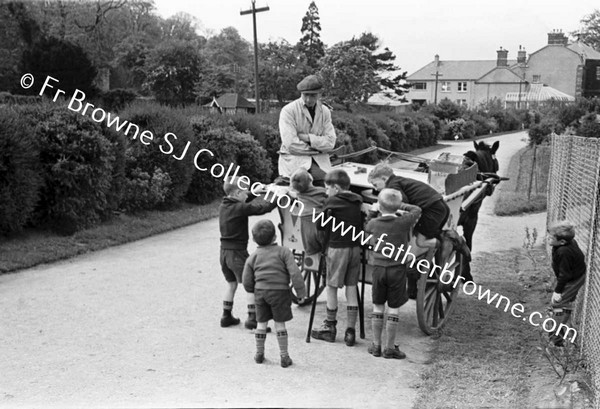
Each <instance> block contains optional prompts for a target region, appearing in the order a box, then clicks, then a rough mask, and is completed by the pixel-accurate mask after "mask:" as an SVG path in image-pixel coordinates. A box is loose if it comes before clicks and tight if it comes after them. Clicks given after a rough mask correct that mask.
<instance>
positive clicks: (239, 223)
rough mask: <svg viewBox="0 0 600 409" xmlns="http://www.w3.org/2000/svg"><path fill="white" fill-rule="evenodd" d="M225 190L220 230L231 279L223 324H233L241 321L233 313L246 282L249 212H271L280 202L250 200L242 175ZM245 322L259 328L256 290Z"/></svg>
mask: <svg viewBox="0 0 600 409" xmlns="http://www.w3.org/2000/svg"><path fill="white" fill-rule="evenodd" d="M223 190H224V191H225V194H226V196H225V197H224V198H223V201H222V202H221V206H219V230H220V232H221V254H220V257H219V261H220V263H221V270H222V271H223V275H224V276H225V281H227V289H226V290H225V297H224V298H223V316H222V317H221V327H229V326H232V325H237V324H239V323H240V320H239V318H235V317H234V316H233V315H231V311H232V309H233V299H234V297H235V292H236V290H237V286H238V283H241V282H242V272H243V270H244V263H245V262H246V259H247V258H248V250H247V248H248V216H254V215H261V214H265V213H268V212H270V211H271V210H273V209H274V208H275V207H277V203H271V202H268V201H266V200H264V199H262V198H256V199H254V200H252V201H251V202H248V203H247V202H246V200H247V199H248V190H246V189H242V188H241V187H240V186H239V178H232V179H230V180H225V182H224V183H223ZM244 325H245V327H246V328H248V329H254V328H256V313H255V308H254V294H248V319H247V320H246V322H245V323H244Z"/></svg>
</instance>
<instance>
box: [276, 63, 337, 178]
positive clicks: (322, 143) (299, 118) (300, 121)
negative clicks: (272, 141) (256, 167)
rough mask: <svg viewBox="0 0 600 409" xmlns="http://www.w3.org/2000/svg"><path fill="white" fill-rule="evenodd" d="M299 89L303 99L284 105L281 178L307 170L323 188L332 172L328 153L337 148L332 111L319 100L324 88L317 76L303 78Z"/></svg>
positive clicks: (281, 116) (282, 114) (280, 157)
mask: <svg viewBox="0 0 600 409" xmlns="http://www.w3.org/2000/svg"><path fill="white" fill-rule="evenodd" d="M297 88H298V91H300V94H301V95H300V98H298V99H297V100H295V101H292V102H290V103H289V104H287V105H286V106H284V107H283V109H282V110H281V114H280V116H279V133H280V135H281V149H280V150H279V175H280V176H282V177H284V178H289V177H290V176H291V175H292V173H294V172H295V171H296V170H298V169H299V168H304V169H306V170H308V172H309V173H310V174H311V175H312V177H313V183H314V184H315V186H323V185H324V180H325V174H326V173H327V172H328V171H329V170H330V169H331V162H330V161H329V154H328V153H329V152H330V151H332V150H333V148H334V146H335V130H334V128H333V124H332V122H331V111H330V110H329V108H328V107H326V106H325V105H323V103H322V102H321V101H320V97H321V89H322V88H323V85H322V83H321V81H320V80H319V78H318V77H317V76H316V75H309V76H307V77H306V78H304V79H303V80H302V81H300V82H299V83H298V85H297Z"/></svg>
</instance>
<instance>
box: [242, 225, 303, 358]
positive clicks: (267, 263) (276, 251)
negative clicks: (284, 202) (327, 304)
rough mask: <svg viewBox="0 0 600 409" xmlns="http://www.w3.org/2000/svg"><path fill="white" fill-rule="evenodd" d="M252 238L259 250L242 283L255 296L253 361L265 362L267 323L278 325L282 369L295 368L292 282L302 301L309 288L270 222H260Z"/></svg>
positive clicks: (249, 261)
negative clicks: (290, 340) (291, 345)
mask: <svg viewBox="0 0 600 409" xmlns="http://www.w3.org/2000/svg"><path fill="white" fill-rule="evenodd" d="M252 237H253V238H254V241H255V242H256V244H258V248H257V249H256V251H255V252H254V253H252V254H251V255H250V257H248V260H247V261H246V264H245V266H244V273H243V278H242V280H243V283H244V288H245V289H246V291H247V292H248V294H254V299H255V304H256V320H257V321H258V324H257V327H256V332H255V334H254V338H255V340H256V355H255V356H254V360H255V361H256V363H257V364H262V363H263V361H264V359H265V341H266V338H267V323H268V322H269V320H270V319H273V321H275V331H276V333H277V343H278V344H279V351H280V355H281V366H282V367H284V368H287V367H288V366H290V365H291V364H292V359H291V358H290V356H289V354H288V333H287V329H286V327H285V323H286V321H289V320H291V319H292V318H293V316H292V308H291V306H292V297H291V293H290V280H291V282H292V285H293V286H294V289H295V290H296V294H297V295H298V297H300V298H304V296H305V295H306V287H305V285H304V280H303V279H302V275H301V273H300V269H299V268H298V265H297V264H296V261H295V260H294V255H293V254H292V252H291V250H290V249H288V248H286V247H282V246H278V245H277V244H276V243H275V239H276V236H275V225H273V222H271V221H270V220H260V221H259V222H257V223H256V224H255V225H254V227H253V228H252Z"/></svg>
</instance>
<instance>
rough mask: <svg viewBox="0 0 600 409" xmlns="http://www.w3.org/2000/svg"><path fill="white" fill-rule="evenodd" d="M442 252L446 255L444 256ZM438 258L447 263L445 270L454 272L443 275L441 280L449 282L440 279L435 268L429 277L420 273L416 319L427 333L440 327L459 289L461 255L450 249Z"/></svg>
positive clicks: (448, 313)
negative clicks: (451, 275) (450, 275)
mask: <svg viewBox="0 0 600 409" xmlns="http://www.w3.org/2000/svg"><path fill="white" fill-rule="evenodd" d="M444 253H446V254H447V255H445V256H444ZM440 259H441V260H440V265H441V266H442V267H445V266H446V265H448V267H447V268H446V270H447V271H450V272H452V273H453V274H454V276H453V277H452V278H450V277H449V276H448V273H446V274H445V275H444V276H443V281H444V282H449V283H448V284H444V283H443V282H442V281H440V275H441V271H440V269H439V268H436V269H435V272H434V273H433V274H429V275H431V277H429V275H426V274H421V275H420V277H419V281H418V284H417V290H418V291H417V320H418V321H419V327H420V328H421V330H422V331H423V332H424V333H425V334H427V335H431V334H433V333H434V332H437V331H439V330H440V329H442V327H443V326H444V324H445V323H446V320H447V318H448V316H449V315H450V312H452V308H454V300H455V298H456V297H457V296H458V291H459V289H460V281H459V280H458V277H459V276H460V274H461V272H462V267H463V255H462V254H461V253H458V252H456V251H455V250H454V249H452V250H450V251H449V252H442V257H440ZM446 263H448V264H446ZM457 281H459V282H458V283H457Z"/></svg>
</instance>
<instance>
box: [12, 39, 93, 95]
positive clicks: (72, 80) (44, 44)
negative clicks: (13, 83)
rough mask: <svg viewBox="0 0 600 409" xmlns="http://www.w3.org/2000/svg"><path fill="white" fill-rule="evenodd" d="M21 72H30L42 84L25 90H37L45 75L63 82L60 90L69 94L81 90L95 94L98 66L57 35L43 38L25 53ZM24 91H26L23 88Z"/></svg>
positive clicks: (78, 48)
mask: <svg viewBox="0 0 600 409" xmlns="http://www.w3.org/2000/svg"><path fill="white" fill-rule="evenodd" d="M21 72H28V73H30V74H32V75H33V76H34V78H36V80H37V81H36V83H37V84H38V85H39V87H38V86H36V87H33V88H30V89H29V90H27V92H26V93H38V92H39V90H40V89H41V84H43V80H44V79H45V78H46V76H48V75H49V76H51V77H53V78H56V79H57V80H59V81H60V89H62V90H63V91H65V93H66V95H70V94H72V93H73V92H74V91H75V89H76V88H77V89H80V90H81V91H83V92H85V93H86V95H90V94H93V93H94V92H95V91H96V89H95V87H94V85H93V81H94V78H95V77H96V68H95V67H94V66H93V64H92V62H91V61H90V59H89V58H88V57H87V55H86V53H85V52H84V51H83V49H82V48H81V47H79V46H78V45H76V44H72V43H70V42H68V41H63V40H60V39H58V38H55V37H48V38H42V39H41V40H39V41H37V42H36V43H35V44H34V45H33V46H32V47H31V48H29V49H27V50H25V51H24V52H23V58H22V60H21ZM21 91H25V90H21Z"/></svg>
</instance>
